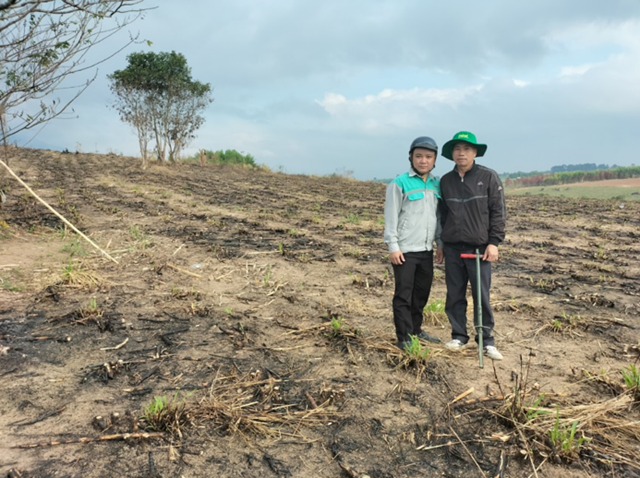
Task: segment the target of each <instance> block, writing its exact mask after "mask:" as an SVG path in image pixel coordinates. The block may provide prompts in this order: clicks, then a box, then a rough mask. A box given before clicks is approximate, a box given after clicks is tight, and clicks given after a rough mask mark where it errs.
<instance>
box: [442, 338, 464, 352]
mask: <svg viewBox="0 0 640 478" xmlns="http://www.w3.org/2000/svg"><path fill="white" fill-rule="evenodd" d="M465 345H466V344H463V343H462V342H461V341H460V340H458V339H453V340H451V341H450V342H447V343H446V344H444V346H445V348H448V349H449V350H460V349H461V348H462V347H464V346H465Z"/></svg>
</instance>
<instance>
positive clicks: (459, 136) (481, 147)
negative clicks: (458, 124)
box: [442, 131, 487, 160]
mask: <svg viewBox="0 0 640 478" xmlns="http://www.w3.org/2000/svg"><path fill="white" fill-rule="evenodd" d="M459 141H464V142H465V143H469V144H471V145H473V146H475V147H476V149H477V150H478V154H476V157H478V158H479V157H480V156H484V153H485V152H486V151H487V145H486V144H480V143H478V141H477V140H476V135H475V134H473V133H471V132H469V131H459V132H458V133H456V134H454V135H453V139H451V140H449V141H447V142H446V143H444V146H443V147H442V156H444V157H445V158H447V159H451V160H453V147H454V146H455V145H456V143H457V142H459Z"/></svg>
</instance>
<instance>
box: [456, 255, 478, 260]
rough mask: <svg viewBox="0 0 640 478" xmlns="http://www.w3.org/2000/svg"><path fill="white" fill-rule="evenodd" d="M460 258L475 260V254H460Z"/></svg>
mask: <svg viewBox="0 0 640 478" xmlns="http://www.w3.org/2000/svg"><path fill="white" fill-rule="evenodd" d="M460 258H461V259H475V258H476V255H475V254H460Z"/></svg>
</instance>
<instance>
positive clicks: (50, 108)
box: [0, 0, 143, 144]
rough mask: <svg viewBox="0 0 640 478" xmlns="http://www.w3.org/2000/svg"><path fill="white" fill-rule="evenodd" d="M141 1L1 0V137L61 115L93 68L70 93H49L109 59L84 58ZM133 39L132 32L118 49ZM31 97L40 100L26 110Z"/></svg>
mask: <svg viewBox="0 0 640 478" xmlns="http://www.w3.org/2000/svg"><path fill="white" fill-rule="evenodd" d="M140 3H142V0H63V1H60V0H29V1H24V0H23V1H21V0H4V1H0V127H1V128H0V140H1V141H2V142H3V143H4V144H6V141H7V139H8V138H10V137H11V136H13V135H15V134H17V133H19V132H20V131H23V130H26V129H29V128H33V127H35V126H38V125H41V124H43V123H46V122H47V121H49V120H51V119H52V118H55V117H57V116H59V115H60V114H62V113H63V112H64V111H65V110H66V109H67V108H68V107H69V105H70V104H71V103H72V102H73V101H74V100H75V99H76V98H77V97H78V96H79V95H80V94H81V93H82V92H83V91H85V90H86V88H87V87H88V86H89V84H90V83H91V82H93V80H94V79H95V74H94V76H93V78H91V79H90V80H88V81H87V82H86V83H84V84H81V85H78V86H77V87H75V91H74V93H73V95H72V97H71V98H70V99H67V100H65V101H61V100H60V99H50V98H51V97H50V96H49V95H50V94H51V93H52V92H53V91H55V90H56V88H58V86H60V83H61V82H62V81H63V80H64V79H65V78H67V77H68V76H70V75H73V74H75V73H79V72H82V71H88V70H92V69H94V68H95V67H96V66H97V65H98V64H99V63H102V62H103V61H104V60H106V59H107V58H103V59H100V60H98V61H95V62H92V63H86V62H85V58H86V55H87V53H88V52H89V51H90V50H91V49H92V48H93V47H95V46H96V45H98V44H100V43H102V42H103V41H104V40H106V39H108V38H110V37H112V36H113V35H115V34H116V33H118V32H119V31H121V30H122V29H125V28H126V27H127V26H128V25H130V24H131V23H132V22H133V21H135V20H136V19H138V18H139V17H140V16H141V15H142V13H143V10H142V9H137V8H134V7H135V6H136V5H138V4H140ZM135 39H136V38H135V37H131V36H130V37H129V40H128V42H127V43H126V44H125V45H124V46H123V47H122V48H121V49H120V50H118V51H121V50H122V49H124V48H125V47H126V46H128V45H129V44H131V43H132V42H134V41H135ZM116 53H117V52H116ZM113 54H115V53H113ZM111 56H113V55H111ZM96 72H97V70H96ZM71 88H74V87H71ZM33 100H35V101H40V104H39V107H37V108H36V109H35V111H30V112H27V111H26V110H24V109H23V108H26V105H25V103H27V102H30V101H33Z"/></svg>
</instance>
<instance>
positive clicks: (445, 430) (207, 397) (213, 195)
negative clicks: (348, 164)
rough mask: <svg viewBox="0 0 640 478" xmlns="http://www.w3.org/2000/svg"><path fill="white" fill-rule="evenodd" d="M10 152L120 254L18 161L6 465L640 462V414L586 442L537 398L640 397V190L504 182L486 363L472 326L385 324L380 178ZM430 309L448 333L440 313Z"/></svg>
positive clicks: (249, 470) (5, 277)
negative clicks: (569, 445)
mask: <svg viewBox="0 0 640 478" xmlns="http://www.w3.org/2000/svg"><path fill="white" fill-rule="evenodd" d="M11 164H12V166H13V167H14V168H15V169H16V170H17V171H18V172H19V173H20V174H21V177H22V178H23V179H24V180H25V181H27V182H28V183H29V184H30V185H31V186H32V187H34V188H35V189H36V190H37V191H38V193H40V194H41V195H42V196H43V197H44V198H45V199H46V200H48V201H50V203H51V204H52V205H53V206H54V207H56V208H57V209H59V210H60V211H61V212H63V213H64V214H65V215H66V216H67V217H68V218H69V219H70V220H72V221H73V222H74V223H76V224H77V225H79V226H80V227H81V229H82V230H83V232H85V233H87V234H89V235H90V237H91V238H92V239H93V240H94V241H96V242H97V243H99V244H100V245H101V246H102V247H105V248H106V249H107V250H108V252H109V253H110V254H111V255H113V256H114V257H116V258H117V260H118V262H119V263H118V264H114V263H112V262H110V261H109V260H107V259H106V258H101V257H100V256H99V255H98V254H97V253H95V252H94V251H93V250H91V249H90V248H89V246H87V245H86V244H85V243H83V242H81V241H78V240H77V238H76V237H75V236H73V235H71V234H69V233H67V232H65V230H64V228H63V227H62V224H61V223H60V221H59V220H58V219H57V218H55V216H53V215H52V214H50V213H49V212H48V211H46V210H44V208H43V207H41V206H40V205H38V204H37V203H36V202H35V201H34V200H33V199H32V198H31V197H29V196H28V195H26V194H25V193H24V192H23V191H22V190H21V189H20V187H19V186H18V185H16V184H15V183H10V184H11V190H10V191H9V194H8V202H7V204H6V205H5V209H4V210H1V211H0V224H2V225H0V279H1V280H2V282H0V381H1V387H0V398H1V400H0V430H2V433H1V434H0V476H5V475H6V474H7V473H9V470H10V469H16V470H19V471H20V473H22V475H21V476H25V477H26V476H33V477H36V476H37V477H40V476H78V477H80V476H82V477H103V476H145V477H146V476H162V477H173V476H176V477H178V476H185V477H186V476H190V477H198V476H202V477H210V476H224V477H227V476H229V477H233V476H244V477H265V476H292V477H338V476H365V475H368V476H370V477H403V476H407V477H409V476H412V477H413V476H449V477H462V476H481V473H486V476H494V475H491V474H490V473H493V472H495V471H496V469H497V468H499V465H500V463H501V457H502V458H505V459H506V461H505V463H506V466H505V467H503V471H504V476H505V477H522V476H530V475H534V470H533V465H532V462H533V463H534V464H535V466H536V467H539V469H536V472H535V473H537V475H538V476H540V477H543V476H544V477H587V476H593V475H594V474H596V475H598V476H640V475H639V474H638V466H637V465H634V464H629V463H625V459H624V457H625V456H629V455H631V456H634V455H633V454H635V455H636V456H637V454H638V452H640V447H639V446H638V440H637V438H638V435H636V439H633V438H632V435H629V434H626V435H625V434H624V433H622V432H615V436H613V433H614V432H611V431H608V432H605V431H602V429H601V428H602V427H604V425H603V424H602V423H604V422H600V421H598V420H597V419H595V418H593V417H592V416H591V415H590V419H589V420H583V421H581V422H580V428H579V430H578V435H579V436H584V437H586V438H589V439H590V441H588V442H586V443H585V444H584V445H583V446H582V447H581V448H575V447H574V449H575V456H574V457H573V458H572V457H569V456H568V455H567V454H565V455H567V456H563V454H562V453H561V452H558V451H557V450H556V452H555V453H554V451H553V449H552V448H553V447H551V446H550V445H549V444H548V443H546V444H545V437H549V436H550V434H549V433H547V432H549V429H547V430H546V431H544V432H542V433H541V434H539V435H535V433H534V431H535V430H533V428H535V427H536V426H539V427H540V428H541V429H542V428H544V426H546V425H545V423H543V421H538V418H540V417H539V416H538V415H540V416H541V415H542V414H543V408H544V410H551V411H553V413H559V411H562V413H567V414H569V412H570V411H573V410H575V409H574V408H572V407H575V406H582V407H586V406H592V407H594V406H596V407H600V408H599V409H598V410H600V411H601V416H602V417H606V418H607V420H609V422H607V423H610V424H612V423H618V421H620V420H628V421H629V423H633V422H634V421H635V422H637V421H638V419H639V418H640V417H639V413H638V406H637V404H636V405H632V404H631V402H632V401H633V399H632V398H629V397H631V396H632V395H630V394H629V393H628V392H624V385H623V382H622V377H621V374H620V371H621V370H623V369H624V368H625V367H629V364H632V363H634V361H635V362H637V360H638V339H639V334H638V328H639V327H640V318H639V314H640V280H639V279H640V260H639V259H638V257H640V244H639V241H638V239H639V238H640V204H635V203H633V204H632V203H629V204H627V205H626V207H625V208H624V209H619V208H618V207H617V204H616V203H615V202H596V201H588V200H566V199H565V200H563V201H557V200H554V199H553V198H538V197H513V198H510V199H509V202H508V208H509V222H508V227H509V231H508V239H507V241H506V244H504V245H503V246H502V247H501V260H500V261H499V263H497V265H496V267H495V272H494V287H493V289H492V292H493V294H492V302H493V305H494V309H495V311H496V322H497V327H496V337H497V344H498V345H499V346H500V349H501V351H502V352H503V353H504V355H505V360H504V361H503V362H500V363H496V364H495V370H494V368H493V366H492V364H491V363H488V364H487V366H486V367H485V368H484V369H483V370H480V369H479V368H478V364H477V354H476V353H475V351H474V350H472V349H471V348H469V349H467V350H465V351H464V352H462V353H458V354H454V353H451V352H448V351H446V350H445V349H444V348H443V347H441V346H433V347H432V348H431V354H430V357H429V359H428V360H426V361H420V360H417V361H415V360H414V361H411V360H408V358H407V356H406V355H404V354H402V353H400V352H399V351H398V350H397V349H396V348H395V347H394V343H395V341H394V339H393V327H392V320H391V307H390V302H391V297H392V290H393V277H392V273H391V269H390V266H389V264H388V261H387V258H386V251H385V247H384V245H383V244H382V229H383V224H382V206H383V200H384V185H381V184H377V183H372V182H357V181H352V180H348V179H344V178H327V177H324V178H312V177H307V176H290V175H283V174H276V173H270V172H263V171H252V170H248V169H233V168H219V167H206V168H200V167H197V166H188V165H182V166H180V167H174V168H165V167H158V166H153V167H152V168H151V169H150V170H148V171H142V170H140V169H139V168H138V163H137V161H136V160H132V159H131V158H121V157H115V156H111V157H109V156H97V155H83V154H78V155H64V154H61V153H57V152H50V151H37V150H18V151H17V152H16V157H15V158H14V159H12V162H11ZM2 221H4V223H2ZM443 275H444V273H443V270H442V269H441V268H438V271H437V274H436V280H435V284H434V289H433V291H432V299H436V300H437V299H440V300H441V299H444V295H445V290H444V279H443ZM427 321H428V322H430V325H429V327H428V330H429V331H430V332H433V333H434V334H435V335H437V336H439V337H440V338H441V339H443V341H444V340H447V339H448V333H449V332H448V330H449V329H448V325H447V323H446V317H444V315H443V314H442V313H433V314H429V316H428V317H427ZM471 387H473V389H474V390H473V392H471V393H470V394H469V395H467V396H465V398H464V399H462V400H460V402H459V403H457V404H456V405H455V406H452V407H449V406H448V404H450V403H451V401H452V400H454V399H455V397H457V396H459V395H460V394H462V393H464V392H466V391H468V390H469V389H470V388H471ZM514 390H515V391H516V394H515V396H518V397H520V398H522V401H523V403H524V405H525V406H526V407H529V408H528V409H525V408H519V409H518V410H519V412H521V413H524V416H525V418H524V419H523V421H524V422H525V425H527V426H524V427H521V428H517V427H516V428H514V421H513V420H514V416H509V415H508V413H507V409H508V408H509V406H508V405H509V403H511V402H509V400H512V399H513V397H514V395H512V394H513V392H514ZM503 395H507V396H509V397H508V399H507V400H502V399H500V398H499V397H501V396H503ZM154 397H166V399H167V400H168V401H169V402H170V403H171V404H173V406H171V407H167V409H170V410H171V411H172V413H171V414H168V416H163V417H161V418H162V420H161V421H160V422H159V423H156V429H155V430H154V429H153V428H150V427H149V425H150V423H151V424H152V422H151V421H150V420H149V419H147V420H141V419H140V418H141V416H142V415H143V410H144V409H145V408H146V409H148V407H149V404H150V403H152V400H153V398H154ZM481 399H482V401H480V400H481ZM614 399H615V400H618V401H620V403H621V405H620V404H618V403H617V402H616V403H612V402H611V400H614ZM465 400H469V402H468V403H466V404H465V403H464V401H465ZM624 400H631V402H624V403H623V401H624ZM615 406H618V407H619V406H623V407H626V408H624V413H621V412H620V410H621V409H620V408H613V409H612V411H606V412H605V411H602V410H609V408H607V407H615ZM518 410H515V411H518ZM527 410H529V411H527ZM512 411H513V407H512ZM536 411H537V412H536ZM576 413H577V412H576ZM527 414H530V415H527ZM593 414H594V416H595V415H597V414H596V412H595V411H594V412H593ZM567 416H569V415H567ZM96 417H100V418H96ZM563 417H564V415H563ZM147 418H148V417H147ZM521 418H522V417H521ZM563 419H564V418H563ZM616 420H618V421H616ZM538 423H540V424H539V425H538ZM567 423H569V424H571V423H572V421H568V422H567ZM625 423H626V422H625ZM534 425H535V426H534ZM547 425H548V423H547ZM561 425H562V426H561V427H560V430H561V431H562V430H563V429H564V428H563V427H564V426H565V422H562V424H561ZM598 427H601V428H598ZM550 428H551V429H552V428H553V423H552V425H551V427H550ZM519 429H520V431H521V432H522V433H524V434H525V435H523V434H521V432H519V431H518V430H519ZM626 429H627V430H628V431H629V432H630V433H631V434H633V433H638V429H637V428H634V427H633V426H631V427H626ZM158 430H161V431H163V437H162V438H154V437H148V438H144V437H143V436H142V435H141V434H142V433H145V432H146V433H149V432H151V433H152V432H156V431H158ZM532 430H533V431H532ZM596 431H597V433H596ZM526 433H530V434H529V435H526ZM545 433H546V434H545ZM126 434H130V435H126ZM125 436H128V438H126V439H125ZM99 437H103V438H104V437H107V438H109V439H108V440H107V439H103V440H102V441H96V439H97V438H99ZM612 437H613V438H612ZM80 439H85V440H84V441H85V442H83V443H72V444H57V445H51V444H50V443H48V442H52V441H53V442H63V441H68V440H69V441H76V442H77V441H78V440H80ZM89 439H91V440H92V441H90V440H89ZM548 440H549V438H547V441H548ZM612 442H613V443H614V444H615V443H620V446H619V447H618V448H615V447H614V448H611V447H610V448H606V446H608V445H607V444H611V443H612ZM38 443H40V444H42V445H43V446H39V447H35V448H15V447H14V446H16V445H23V446H26V445H32V444H38ZM611 446H614V445H611ZM523 450H532V456H531V458H528V456H527V453H526V452H524V454H523V452H522V451H523ZM603 450H609V451H611V450H615V451H616V453H618V455H620V456H617V457H616V458H612V457H611V456H605V455H604V452H603ZM557 461H558V462H563V463H564V464H557V463H556V462H557ZM607 461H613V464H608V465H605V464H606V463H607ZM571 463H573V464H571ZM345 468H346V469H348V470H350V471H345ZM480 470H482V472H481V471H480ZM349 473H351V474H349ZM634 473H636V474H635V475H634Z"/></svg>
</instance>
